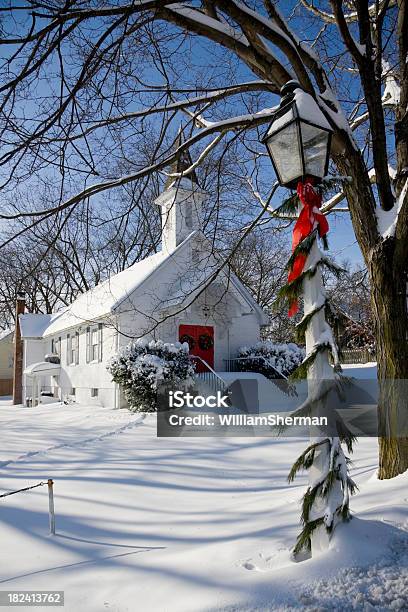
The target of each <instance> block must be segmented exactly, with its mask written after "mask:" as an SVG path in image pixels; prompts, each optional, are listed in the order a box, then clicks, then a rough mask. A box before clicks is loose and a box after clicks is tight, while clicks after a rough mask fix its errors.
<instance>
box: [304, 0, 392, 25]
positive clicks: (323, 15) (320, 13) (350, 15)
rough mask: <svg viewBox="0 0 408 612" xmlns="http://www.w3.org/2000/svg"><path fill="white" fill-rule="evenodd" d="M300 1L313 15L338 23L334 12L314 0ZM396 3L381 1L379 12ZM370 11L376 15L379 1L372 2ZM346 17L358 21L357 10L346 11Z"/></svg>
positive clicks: (327, 21) (350, 21)
mask: <svg viewBox="0 0 408 612" xmlns="http://www.w3.org/2000/svg"><path fill="white" fill-rule="evenodd" d="M300 2H301V4H302V5H303V6H304V7H305V9H307V10H308V11H310V12H311V13H313V15H315V16H316V17H319V18H320V19H322V20H323V21H324V22H326V23H336V17H335V16H334V15H333V14H332V13H328V12H327V11H324V10H323V9H320V8H318V7H316V6H315V5H314V3H313V0H311V1H310V2H309V1H308V0H300ZM396 4H397V2H396V0H382V2H380V3H379V6H378V8H379V11H378V12H379V13H381V12H383V11H384V9H385V10H388V9H389V8H391V7H393V6H395V5H396ZM368 11H369V14H370V16H372V17H374V16H375V14H376V12H377V3H373V4H371V5H370V7H369V9H368ZM344 19H345V21H346V22H347V23H353V22H355V21H358V13H357V11H350V12H349V13H346V14H345V15H344Z"/></svg>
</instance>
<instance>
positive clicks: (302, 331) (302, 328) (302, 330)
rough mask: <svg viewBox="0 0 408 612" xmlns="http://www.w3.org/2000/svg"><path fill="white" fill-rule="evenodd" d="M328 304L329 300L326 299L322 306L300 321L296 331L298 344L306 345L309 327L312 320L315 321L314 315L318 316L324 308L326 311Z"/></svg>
mask: <svg viewBox="0 0 408 612" xmlns="http://www.w3.org/2000/svg"><path fill="white" fill-rule="evenodd" d="M327 304H328V300H327V299H326V300H325V302H324V303H323V304H322V305H321V306H317V307H316V308H315V309H314V310H312V311H310V312H309V313H308V314H307V315H305V316H304V317H303V318H302V319H301V320H300V321H299V323H298V324H297V325H296V330H295V338H296V342H299V343H300V344H304V343H305V335H306V330H307V328H308V327H309V324H310V322H311V320H312V319H313V317H314V315H315V314H317V313H318V312H319V311H320V310H321V309H322V308H324V309H326V307H327Z"/></svg>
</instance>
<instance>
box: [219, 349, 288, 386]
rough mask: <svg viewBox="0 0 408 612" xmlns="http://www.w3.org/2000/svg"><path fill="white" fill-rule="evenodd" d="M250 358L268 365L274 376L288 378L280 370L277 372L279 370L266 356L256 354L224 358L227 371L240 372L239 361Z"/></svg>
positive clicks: (249, 359)
mask: <svg viewBox="0 0 408 612" xmlns="http://www.w3.org/2000/svg"><path fill="white" fill-rule="evenodd" d="M251 360H252V361H262V362H263V363H264V364H265V366H266V367H268V368H269V369H272V370H273V371H274V372H275V374H276V378H283V379H284V380H287V379H288V377H287V376H285V375H284V374H282V372H279V370H277V369H276V368H275V366H273V365H272V363H271V362H270V360H269V359H267V358H266V357H263V356H262V355H257V356H254V357H234V358H233V359H224V361H225V364H226V370H227V372H242V371H243V370H241V369H240V368H239V362H242V361H251ZM251 371H253V370H251ZM260 373H262V372H260Z"/></svg>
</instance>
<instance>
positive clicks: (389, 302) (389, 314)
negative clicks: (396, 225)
mask: <svg viewBox="0 0 408 612" xmlns="http://www.w3.org/2000/svg"><path fill="white" fill-rule="evenodd" d="M335 161H336V164H337V167H338V169H339V171H340V172H341V174H343V175H350V176H351V178H352V180H351V182H350V183H348V184H346V185H345V192H346V196H347V200H348V203H349V206H350V212H351V218H352V222H353V227H354V231H355V234H356V238H357V240H358V243H359V246H360V248H361V251H362V254H363V257H364V259H365V262H366V265H367V268H368V270H369V274H370V283H371V303H372V314H373V319H374V325H375V332H376V341H377V342H376V344H377V363H378V380H379V383H380V385H381V390H380V401H379V406H378V411H379V421H380V423H381V426H382V427H384V428H385V427H387V431H390V430H389V427H388V426H389V425H393V427H394V429H393V428H392V427H391V431H390V433H391V434H392V433H394V435H390V436H389V437H380V438H379V446H380V448H379V466H380V469H379V478H381V479H384V478H393V477H394V476H397V475H398V474H401V473H402V472H405V471H406V470H407V469H408V440H407V438H403V437H398V435H400V434H401V432H400V431H398V430H397V428H396V426H395V422H396V418H395V417H396V415H397V414H398V411H400V414H401V413H402V414H404V413H406V411H407V406H406V401H405V402H404V401H403V400H404V398H403V397H402V398H401V390H402V389H403V385H404V383H403V382H401V381H402V380H404V379H406V380H408V310H407V271H408V261H407V257H406V255H405V248H402V247H403V246H404V239H403V238H401V237H400V236H397V237H396V238H394V237H390V238H388V239H386V240H384V239H383V238H382V236H381V235H379V234H378V229H377V226H376V222H375V218H376V217H375V214H372V213H373V211H374V209H375V206H376V204H375V201H374V198H373V195H372V190H371V186H370V180H369V177H368V174H367V170H366V167H365V165H364V162H363V161H362V158H361V155H360V153H359V152H358V151H356V150H353V149H352V148H351V147H349V148H347V152H346V153H343V154H342V155H337V156H336V157H335ZM393 380H396V381H400V382H396V383H395V385H394V387H393V389H390V382H391V381H393ZM404 404H405V405H404Z"/></svg>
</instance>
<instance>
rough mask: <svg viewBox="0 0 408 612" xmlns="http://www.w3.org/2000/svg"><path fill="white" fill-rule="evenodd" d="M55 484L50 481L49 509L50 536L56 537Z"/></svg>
mask: <svg viewBox="0 0 408 612" xmlns="http://www.w3.org/2000/svg"><path fill="white" fill-rule="evenodd" d="M53 486H54V482H53V480H51V478H49V479H48V507H49V514H50V534H51V535H55V511H54V489H53Z"/></svg>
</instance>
